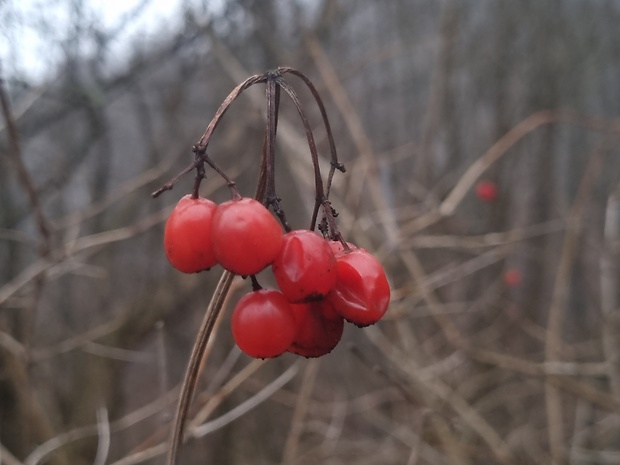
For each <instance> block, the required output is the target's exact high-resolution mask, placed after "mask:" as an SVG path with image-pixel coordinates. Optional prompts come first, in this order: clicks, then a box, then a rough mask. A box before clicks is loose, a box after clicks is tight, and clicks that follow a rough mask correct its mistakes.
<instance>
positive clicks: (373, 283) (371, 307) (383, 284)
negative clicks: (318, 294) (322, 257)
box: [326, 249, 390, 327]
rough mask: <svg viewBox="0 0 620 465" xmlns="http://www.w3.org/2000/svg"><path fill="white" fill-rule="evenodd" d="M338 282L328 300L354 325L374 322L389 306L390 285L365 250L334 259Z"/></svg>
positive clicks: (380, 268)
mask: <svg viewBox="0 0 620 465" xmlns="http://www.w3.org/2000/svg"><path fill="white" fill-rule="evenodd" d="M336 269H337V273H338V280H337V281H336V285H335V286H334V288H333V289H332V290H331V292H330V293H329V294H328V295H327V298H326V299H327V300H328V301H329V302H330V303H331V304H332V306H333V307H334V309H335V310H336V311H337V312H338V313H339V314H340V315H342V316H343V317H344V319H345V320H347V321H350V322H351V323H353V324H355V325H357V326H360V327H362V326H368V325H372V324H374V323H376V322H377V321H379V319H381V317H382V316H383V315H384V314H385V312H386V311H387V308H388V304H389V303H390V285H389V284H388V280H387V277H386V276H385V271H384V270H383V267H382V266H381V263H379V261H378V260H377V259H376V258H375V257H373V256H372V254H370V253H369V252H367V251H366V250H364V249H355V250H352V251H351V252H349V253H345V254H342V255H340V256H338V257H336Z"/></svg>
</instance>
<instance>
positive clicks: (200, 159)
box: [151, 73, 269, 198]
mask: <svg viewBox="0 0 620 465" xmlns="http://www.w3.org/2000/svg"><path fill="white" fill-rule="evenodd" d="M268 75H269V73H264V74H256V75H254V76H250V77H249V78H247V79H246V80H245V81H243V82H242V83H241V84H239V85H238V86H237V87H235V88H234V89H233V90H232V91H231V92H230V94H228V96H227V97H226V98H225V99H224V101H223V102H222V103H221V105H220V106H219V108H218V109H217V111H216V112H215V115H214V116H213V118H212V119H211V122H210V123H209V125H208V126H207V128H206V129H205V132H204V133H203V135H202V136H201V137H200V139H199V141H198V143H196V145H194V147H193V151H194V153H196V154H197V156H196V158H195V159H194V161H193V162H192V164H191V165H189V166H188V167H186V168H185V169H183V171H181V172H180V173H179V174H178V175H176V176H175V177H174V178H172V179H171V180H170V181H168V182H167V183H166V184H164V185H163V186H162V187H160V188H159V189H157V190H156V191H155V192H153V193H152V194H151V196H152V197H153V198H156V197H159V196H160V195H161V194H163V193H164V192H166V191H169V190H171V189H172V188H173V187H174V185H175V184H176V183H177V182H178V181H179V180H180V179H181V178H182V177H183V176H184V175H186V174H187V173H189V172H190V171H192V170H194V169H196V170H197V171H198V173H197V176H196V181H195V183H194V189H193V194H192V195H193V196H194V197H195V196H197V192H198V188H199V186H200V182H201V181H202V179H204V173H202V175H201V171H200V170H202V169H204V163H207V164H208V165H209V166H211V167H212V168H213V169H214V170H215V171H216V172H217V173H218V174H219V175H220V176H222V177H223V178H224V180H225V181H226V183H227V184H228V186H229V187H230V188H231V192H232V194H233V198H235V197H236V196H237V195H238V193H236V188H235V183H234V182H233V181H231V180H230V178H228V176H226V175H225V174H224V172H223V171H222V170H221V169H220V168H218V167H217V165H216V164H215V163H214V162H213V161H212V160H211V159H209V158H208V157H207V155H206V153H207V146H208V145H209V141H210V140H211V136H212V135H213V131H214V130H215V128H216V127H217V125H218V124H219V122H220V121H221V119H222V117H223V116H224V114H225V113H226V111H227V110H228V108H229V107H230V105H231V104H232V103H233V102H234V101H235V100H236V99H237V97H239V95H241V93H242V92H243V91H244V90H246V89H248V88H249V87H251V86H253V85H254V84H259V83H261V82H265V81H266V80H267V78H268Z"/></svg>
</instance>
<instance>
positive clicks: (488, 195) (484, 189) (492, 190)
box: [476, 180, 497, 202]
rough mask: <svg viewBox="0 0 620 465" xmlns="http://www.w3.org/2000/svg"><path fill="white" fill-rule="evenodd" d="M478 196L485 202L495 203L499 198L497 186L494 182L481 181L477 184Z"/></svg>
mask: <svg viewBox="0 0 620 465" xmlns="http://www.w3.org/2000/svg"><path fill="white" fill-rule="evenodd" d="M476 195H477V196H478V198H479V199H480V200H482V201H484V202H493V201H494V200H495V199H496V198H497V185H496V184H495V183H494V182H493V181H488V180H486V181H480V182H479V183H478V184H476Z"/></svg>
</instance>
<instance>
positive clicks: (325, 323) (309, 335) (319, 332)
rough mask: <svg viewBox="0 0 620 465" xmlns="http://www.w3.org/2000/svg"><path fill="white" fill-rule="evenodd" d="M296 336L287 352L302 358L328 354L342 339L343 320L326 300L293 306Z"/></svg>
mask: <svg viewBox="0 0 620 465" xmlns="http://www.w3.org/2000/svg"><path fill="white" fill-rule="evenodd" d="M293 313H294V315H295V321H296V322H297V334H296V335H295V340H294V341H293V344H292V345H291V346H290V347H289V349H288V351H289V352H292V353H294V354H297V355H302V356H304V357H321V356H322V355H325V354H328V353H330V352H331V351H332V350H333V349H334V347H336V345H338V342H340V338H341V337H342V332H343V329H344V319H343V318H342V317H341V316H340V315H338V314H337V313H336V311H335V310H334V309H333V308H332V306H331V304H330V303H329V302H327V301H326V300H319V301H316V302H310V303H306V304H294V305H293Z"/></svg>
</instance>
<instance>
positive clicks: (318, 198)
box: [278, 78, 325, 230]
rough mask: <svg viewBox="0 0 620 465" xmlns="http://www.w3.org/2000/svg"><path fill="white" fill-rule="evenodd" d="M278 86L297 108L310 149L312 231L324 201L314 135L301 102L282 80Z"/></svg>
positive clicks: (279, 80)
mask: <svg viewBox="0 0 620 465" xmlns="http://www.w3.org/2000/svg"><path fill="white" fill-rule="evenodd" d="M278 84H279V86H280V87H281V88H282V90H284V92H286V93H287V94H288V96H289V97H290V98H291V100H292V101H293V103H294V104H295V108H297V112H298V113H299V116H300V118H301V121H302V123H303V125H304V129H305V131H306V138H307V140H308V148H309V149H310V156H311V157H312V166H313V167H314V189H315V206H314V211H313V213H312V221H311V223H310V229H311V230H313V229H314V228H315V226H316V218H317V215H318V210H319V208H320V206H321V204H322V203H323V200H324V199H325V190H324V188H323V178H322V177H321V167H320V166H319V155H318V152H317V149H316V144H315V142H314V135H313V134H312V129H311V128H310V123H309V122H308V118H306V115H305V113H304V111H303V109H302V108H301V102H300V101H299V98H298V97H297V93H296V92H295V91H294V90H293V88H292V87H291V86H290V85H289V84H288V83H287V82H286V81H285V80H284V79H282V78H280V79H278Z"/></svg>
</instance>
